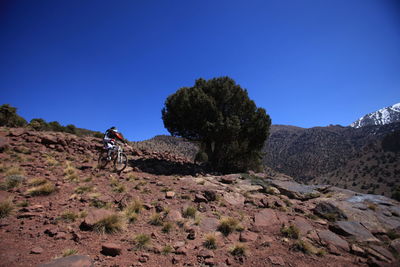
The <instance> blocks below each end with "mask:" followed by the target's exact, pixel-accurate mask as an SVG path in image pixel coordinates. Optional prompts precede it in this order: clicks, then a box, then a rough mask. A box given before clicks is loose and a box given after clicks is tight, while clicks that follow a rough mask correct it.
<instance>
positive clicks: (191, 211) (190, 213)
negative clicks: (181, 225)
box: [182, 206, 197, 218]
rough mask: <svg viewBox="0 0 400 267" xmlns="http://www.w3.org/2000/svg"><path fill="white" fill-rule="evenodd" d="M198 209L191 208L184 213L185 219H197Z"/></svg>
mask: <svg viewBox="0 0 400 267" xmlns="http://www.w3.org/2000/svg"><path fill="white" fill-rule="evenodd" d="M196 212H197V209H196V207H193V206H189V207H187V208H186V209H185V210H184V211H183V214H182V215H183V217H185V218H189V217H190V218H195V216H196Z"/></svg>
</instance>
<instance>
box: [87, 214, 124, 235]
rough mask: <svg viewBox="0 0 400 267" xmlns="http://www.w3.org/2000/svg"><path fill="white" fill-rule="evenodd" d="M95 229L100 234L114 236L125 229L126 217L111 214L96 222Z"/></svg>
mask: <svg viewBox="0 0 400 267" xmlns="http://www.w3.org/2000/svg"><path fill="white" fill-rule="evenodd" d="M93 229H94V230H95V231H96V232H99V233H106V234H113V233H117V232H121V231H123V230H124V229H125V220H124V217H123V216H121V215H120V214H117V213H115V214H111V215H109V216H107V217H105V218H103V219H101V220H100V221H98V222H96V223H95V225H94V227H93Z"/></svg>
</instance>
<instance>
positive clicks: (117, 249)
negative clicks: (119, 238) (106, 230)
mask: <svg viewBox="0 0 400 267" xmlns="http://www.w3.org/2000/svg"><path fill="white" fill-rule="evenodd" d="M121 252H122V248H121V246H120V245H118V244H115V243H104V244H102V245H101V253H102V254H104V255H106V256H112V257H115V256H117V255H120V254H121Z"/></svg>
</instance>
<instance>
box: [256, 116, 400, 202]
mask: <svg viewBox="0 0 400 267" xmlns="http://www.w3.org/2000/svg"><path fill="white" fill-rule="evenodd" d="M399 130H400V123H391V124H388V125H380V126H365V127H361V128H352V127H343V126H328V127H314V128H309V129H305V128H299V127H294V126H286V125H273V126H272V127H271V135H270V137H269V139H268V141H267V143H266V146H265V153H266V154H265V157H264V164H265V165H266V166H269V167H271V168H272V169H274V170H276V171H279V172H282V173H285V174H287V175H290V176H292V177H293V178H294V179H295V180H296V181H299V182H303V183H304V182H309V183H317V184H321V183H325V184H331V185H336V186H340V187H342V188H348V189H352V190H355V191H358V192H363V193H375V194H384V195H386V196H391V194H392V189H394V188H395V185H396V184H397V185H399V183H400V151H390V150H388V149H385V148H383V146H382V141H383V140H384V139H385V137H386V136H387V135H388V134H391V133H393V132H394V131H399Z"/></svg>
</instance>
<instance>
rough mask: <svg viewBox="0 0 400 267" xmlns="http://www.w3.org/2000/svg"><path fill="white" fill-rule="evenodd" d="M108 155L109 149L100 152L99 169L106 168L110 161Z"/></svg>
mask: <svg viewBox="0 0 400 267" xmlns="http://www.w3.org/2000/svg"><path fill="white" fill-rule="evenodd" d="M107 157H108V153H107V151H103V152H101V153H100V156H99V160H98V162H97V164H98V167H99V169H104V168H105V167H106V166H107V164H108V162H109V160H108V159H107Z"/></svg>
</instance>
